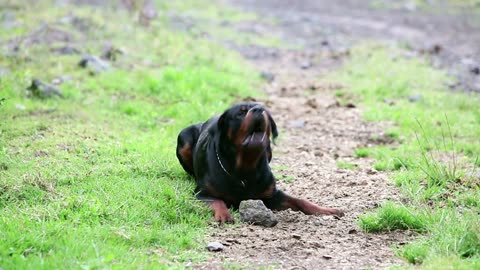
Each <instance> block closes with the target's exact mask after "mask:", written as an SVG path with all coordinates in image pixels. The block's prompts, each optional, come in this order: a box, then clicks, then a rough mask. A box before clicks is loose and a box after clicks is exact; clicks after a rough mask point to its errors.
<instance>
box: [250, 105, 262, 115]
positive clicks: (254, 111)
mask: <svg viewBox="0 0 480 270" xmlns="http://www.w3.org/2000/svg"><path fill="white" fill-rule="evenodd" d="M250 111H251V112H252V113H262V112H263V107H262V106H260V105H255V107H253V108H251V109H250Z"/></svg>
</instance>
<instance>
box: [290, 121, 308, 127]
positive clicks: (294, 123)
mask: <svg viewBox="0 0 480 270" xmlns="http://www.w3.org/2000/svg"><path fill="white" fill-rule="evenodd" d="M288 127H289V128H303V127H305V121H303V120H297V121H292V122H290V124H288Z"/></svg>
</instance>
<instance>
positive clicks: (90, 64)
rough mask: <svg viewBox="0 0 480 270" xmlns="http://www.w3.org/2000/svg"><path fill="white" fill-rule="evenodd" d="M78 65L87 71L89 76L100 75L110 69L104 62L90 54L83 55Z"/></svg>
mask: <svg viewBox="0 0 480 270" xmlns="http://www.w3.org/2000/svg"><path fill="white" fill-rule="evenodd" d="M78 65H79V66H81V67H83V68H87V69H89V70H90V73H91V74H98V73H102V72H104V71H107V70H108V69H110V65H109V64H108V63H107V62H106V61H103V60H102V59H100V58H98V57H97V56H94V55H90V54H87V55H84V56H83V57H82V59H81V60H80V62H79V63H78Z"/></svg>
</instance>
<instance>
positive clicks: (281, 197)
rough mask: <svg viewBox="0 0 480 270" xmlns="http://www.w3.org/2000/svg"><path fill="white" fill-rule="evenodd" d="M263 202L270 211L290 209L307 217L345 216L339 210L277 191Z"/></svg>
mask: <svg viewBox="0 0 480 270" xmlns="http://www.w3.org/2000/svg"><path fill="white" fill-rule="evenodd" d="M263 202H264V203H265V205H266V206H267V207H268V208H270V209H272V210H285V209H289V208H290V209H292V210H293V211H302V212H303V213H305V214H307V215H335V216H339V217H342V216H344V215H345V214H344V213H343V211H341V210H338V209H334V208H326V207H321V206H318V205H316V204H314V203H312V202H309V201H307V200H303V199H298V198H295V197H292V196H290V195H287V194H285V193H284V192H283V191H281V190H277V191H276V192H275V193H274V195H273V197H272V198H270V199H264V200H263Z"/></svg>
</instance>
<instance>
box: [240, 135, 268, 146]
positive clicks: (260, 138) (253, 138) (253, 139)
mask: <svg viewBox="0 0 480 270" xmlns="http://www.w3.org/2000/svg"><path fill="white" fill-rule="evenodd" d="M266 138H267V132H266V131H254V132H252V133H251V134H250V135H248V136H247V137H246V138H245V140H243V143H242V146H243V147H246V148H256V147H263V146H264V145H265V142H266Z"/></svg>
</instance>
